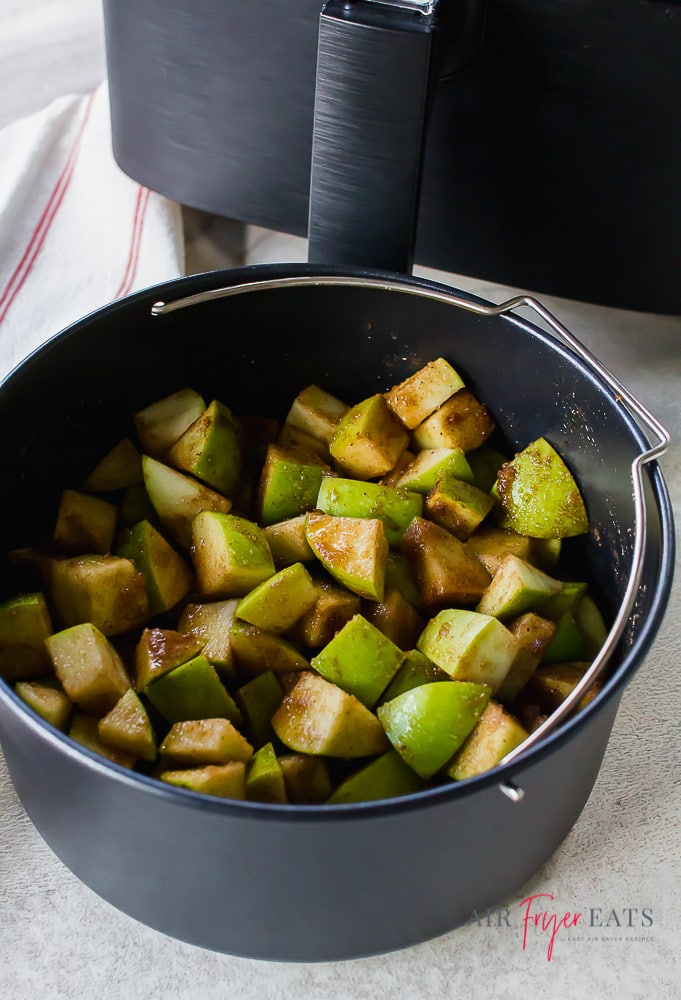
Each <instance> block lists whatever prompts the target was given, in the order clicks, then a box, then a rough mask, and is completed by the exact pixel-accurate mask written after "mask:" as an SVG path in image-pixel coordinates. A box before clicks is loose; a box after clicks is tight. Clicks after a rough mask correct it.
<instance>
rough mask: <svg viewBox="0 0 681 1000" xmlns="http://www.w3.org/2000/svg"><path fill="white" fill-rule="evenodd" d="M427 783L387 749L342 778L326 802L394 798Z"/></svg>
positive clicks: (336, 804) (341, 803)
mask: <svg viewBox="0 0 681 1000" xmlns="http://www.w3.org/2000/svg"><path fill="white" fill-rule="evenodd" d="M424 784H425V782H424V781H423V779H422V778H420V777H419V776H418V775H417V774H416V772H415V771H414V770H413V769H412V768H411V767H409V766H408V765H407V764H405V762H404V761H403V760H402V758H401V757H400V755H399V754H398V753H397V752H396V751H395V750H388V751H386V753H384V754H381V756H380V757H377V758H376V759H375V760H372V761H370V763H368V764H366V765H365V766H364V767H362V768H360V769H359V771H356V772H355V773H354V774H352V775H350V777H349V778H346V779H345V781H342V782H341V783H340V785H338V787H337V788H336V790H335V791H334V792H333V794H332V795H330V796H329V798H328V799H327V800H326V801H327V805H330V806H332V805H335V806H338V805H344V804H346V803H349V802H374V801H376V800H378V799H392V798H397V797H398V796H400V795H411V793H412V792H418V791H420V790H421V789H422V788H423V786H424Z"/></svg>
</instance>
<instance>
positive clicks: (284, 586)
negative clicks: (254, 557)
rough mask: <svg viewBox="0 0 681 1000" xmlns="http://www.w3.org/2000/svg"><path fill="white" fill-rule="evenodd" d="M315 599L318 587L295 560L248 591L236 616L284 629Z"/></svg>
mask: <svg viewBox="0 0 681 1000" xmlns="http://www.w3.org/2000/svg"><path fill="white" fill-rule="evenodd" d="M316 602H317V588H316V587H315V585H314V582H313V580H312V577H311V576H310V574H309V573H308V571H307V570H306V569H305V567H304V566H303V564H302V563H294V564H293V566H287V567H286V568H285V569H281V570H279V572H278V573H275V574H274V576H271V577H269V579H267V580H264V581H263V582H262V583H260V584H258V586H257V587H254V588H253V590H251V591H249V593H248V594H246V596H245V597H242V599H241V600H240V601H239V604H238V606H237V609H236V617H237V618H240V619H241V620H242V621H246V622H250V624H251V625H257V626H258V628H262V629H265V630H266V631H267V632H276V633H282V632H287V631H288V630H289V629H290V628H291V626H292V625H294V624H295V623H296V622H297V621H298V619H299V618H301V617H302V616H303V615H304V614H305V613H306V612H307V611H309V610H310V608H311V607H312V606H313V604H315V603H316Z"/></svg>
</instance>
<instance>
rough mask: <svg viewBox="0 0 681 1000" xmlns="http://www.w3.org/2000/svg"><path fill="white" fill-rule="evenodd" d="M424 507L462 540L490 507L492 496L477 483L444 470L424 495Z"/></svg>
mask: <svg viewBox="0 0 681 1000" xmlns="http://www.w3.org/2000/svg"><path fill="white" fill-rule="evenodd" d="M424 507H425V510H426V512H427V514H428V516H429V517H430V518H432V520H433V521H435V523H436V524H439V525H441V526H442V527H443V528H446V529H447V531H450V532H451V533H452V534H453V535H454V536H455V537H456V538H460V539H461V540H462V541H465V540H466V539H467V538H469V537H470V535H472V534H473V532H474V531H475V530H476V528H478V527H479V525H480V524H482V522H483V521H484V519H485V518H486V517H487V515H488V514H489V512H490V511H491V510H492V508H493V507H494V498H493V497H491V496H490V495H489V493H483V491H482V490H479V489H478V487H477V486H473V485H472V484H471V483H464V482H463V481H462V480H461V479H457V478H456V477H455V476H452V475H451V474H450V473H444V475H442V476H441V477H440V478H439V479H438V481H437V482H436V484H435V486H434V487H433V488H432V490H431V491H430V493H429V494H428V496H427V497H426V500H425V504H424Z"/></svg>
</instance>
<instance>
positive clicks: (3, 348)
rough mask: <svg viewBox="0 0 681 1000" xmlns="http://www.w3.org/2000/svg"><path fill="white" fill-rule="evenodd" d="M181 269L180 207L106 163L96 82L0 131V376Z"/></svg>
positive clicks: (107, 132)
mask: <svg viewBox="0 0 681 1000" xmlns="http://www.w3.org/2000/svg"><path fill="white" fill-rule="evenodd" d="M183 270H184V237H183V228H182V213H181V211H180V208H179V206H178V205H177V204H176V203H174V202H172V201H169V200H168V199H166V198H163V197H161V196H160V195H158V194H156V193H154V192H151V191H149V190H148V189H147V188H145V187H142V186H141V185H139V184H137V183H136V182H135V181H133V180H131V179H130V178H129V177H128V176H127V175H126V174H124V173H123V171H122V170H121V169H120V168H119V167H118V165H117V164H116V162H115V160H114V158H113V153H112V149H111V127H110V118H109V102H108V92H107V88H106V85H105V84H102V85H101V86H100V87H99V88H97V90H95V91H94V92H93V93H92V94H89V95H86V96H68V97H62V98H59V99H58V100H56V101H54V102H53V103H52V104H50V105H49V107H47V108H45V109H44V110H43V111H40V112H38V113H37V114H34V115H31V116H30V117H29V118H25V119H23V120H21V121H18V122H16V123H14V124H12V125H10V126H8V127H7V128H5V129H2V130H1V131H0V374H4V373H5V372H7V371H9V370H10V369H11V368H12V367H14V365H15V364H16V363H17V362H19V361H20V360H21V359H22V358H23V357H25V356H26V355H27V354H29V353H30V352H31V351H32V350H33V349H34V348H35V347H37V346H38V345H40V344H41V343H43V342H44V341H45V340H47V339H49V338H50V337H52V336H53V335H54V334H56V333H58V332H59V331H60V330H62V329H63V328H64V327H65V326H68V325H69V324H70V323H72V322H73V321H75V320H76V319H78V318H80V317H81V316H84V315H87V314H88V313H89V312H91V311H92V310H93V309H97V308H99V307H100V306H103V305H105V304H106V303H108V302H110V301H112V300H113V299H116V298H119V297H120V296H122V295H126V294H127V293H129V292H132V291H135V290H136V289H139V288H144V287H146V286H148V285H151V284H153V283H155V282H158V281H164V280H166V279H169V278H174V277H177V276H178V275H180V274H182V273H183Z"/></svg>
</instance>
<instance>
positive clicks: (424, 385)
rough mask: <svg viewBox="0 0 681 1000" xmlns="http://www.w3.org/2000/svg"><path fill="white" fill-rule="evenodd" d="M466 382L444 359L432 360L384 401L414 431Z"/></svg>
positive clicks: (388, 393) (392, 390)
mask: <svg viewBox="0 0 681 1000" xmlns="http://www.w3.org/2000/svg"><path fill="white" fill-rule="evenodd" d="M463 384H464V383H463V379H462V378H461V376H460V375H459V373H458V372H457V371H455V370H454V368H452V366H451V365H450V364H449V362H448V361H445V359H444V358H437V359H436V360H435V361H430V362H429V363H428V364H427V365H425V366H424V367H423V368H420V369H419V370H418V371H417V372H414V374H413V375H410V376H409V378H406V379H405V380H404V381H403V382H400V384H399V385H396V386H394V387H393V388H392V389H391V390H390V391H389V392H386V394H385V400H386V403H387V404H388V406H389V407H390V409H391V410H392V411H393V413H394V414H395V415H396V416H397V417H398V418H399V419H400V421H401V422H402V423H403V424H404V426H405V427H408V428H409V429H410V430H413V428H414V427H416V426H417V425H418V424H420V423H421V422H422V421H423V420H425V419H426V417H429V416H430V414H431V413H433V411H434V410H437V408H438V407H439V406H441V405H442V404H443V403H444V402H445V401H446V400H447V399H449V397H450V396H452V395H453V394H454V393H455V392H458V391H459V389H462V388H463Z"/></svg>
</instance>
